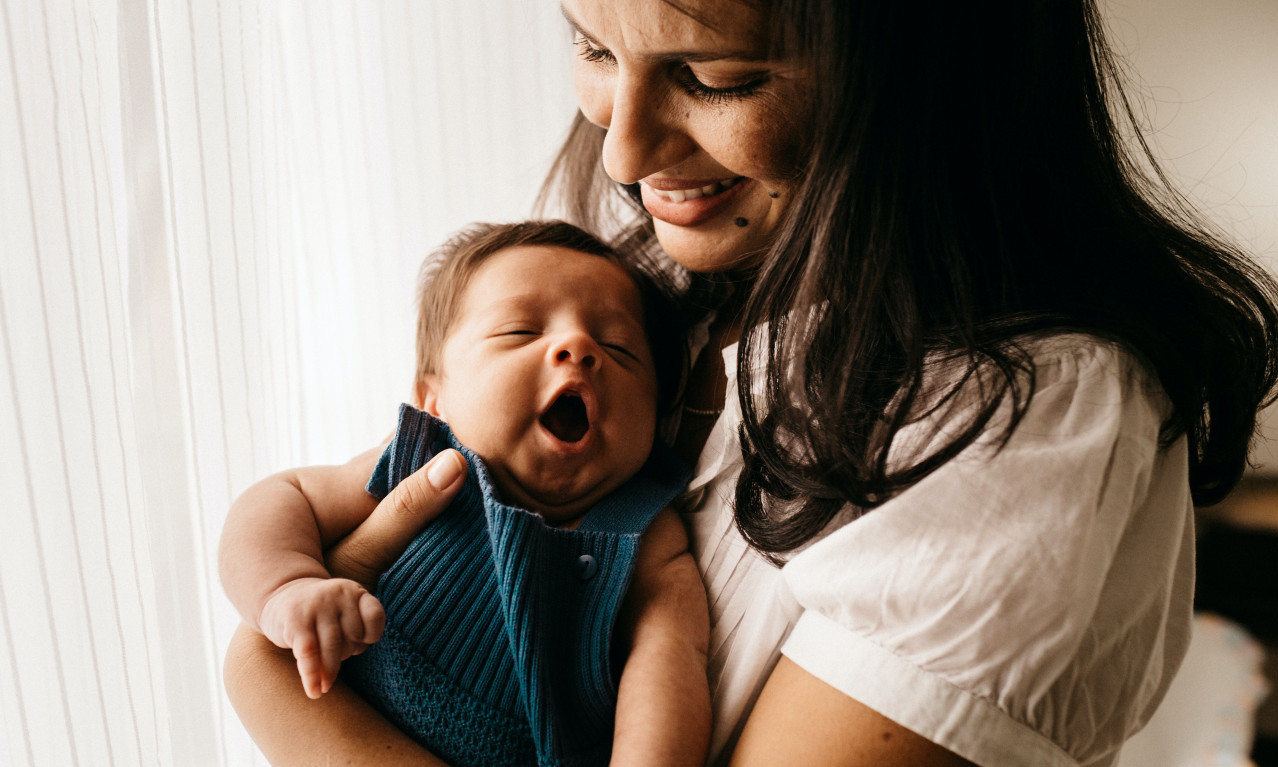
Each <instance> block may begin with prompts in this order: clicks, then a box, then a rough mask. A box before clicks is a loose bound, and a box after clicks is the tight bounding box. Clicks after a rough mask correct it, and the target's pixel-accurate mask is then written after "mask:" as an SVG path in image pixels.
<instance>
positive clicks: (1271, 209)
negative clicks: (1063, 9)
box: [1103, 0, 1278, 475]
mask: <svg viewBox="0 0 1278 767" xmlns="http://www.w3.org/2000/svg"><path fill="white" fill-rule="evenodd" d="M1103 6H1104V10H1105V12H1106V13H1107V15H1108V18H1109V27H1110V34H1111V40H1112V42H1113V43H1114V45H1115V49H1116V50H1117V51H1119V53H1120V54H1122V55H1124V56H1125V57H1126V58H1127V59H1128V61H1129V62H1131V64H1132V65H1133V69H1134V72H1135V74H1136V75H1137V77H1138V78H1139V85H1140V87H1141V88H1142V90H1143V96H1144V98H1143V103H1144V105H1145V107H1146V109H1147V110H1148V115H1149V120H1150V124H1151V126H1152V127H1153V129H1154V130H1153V134H1152V139H1153V145H1154V146H1155V148H1156V151H1157V152H1158V154H1159V156H1160V157H1161V158H1162V159H1163V161H1164V165H1165V168H1166V169H1167V170H1169V171H1170V172H1171V175H1172V177H1173V178H1174V179H1175V180H1176V181H1177V182H1178V183H1179V184H1180V186H1181V188H1182V189H1183V190H1184V191H1185V192H1186V194H1188V195H1189V197H1190V199H1192V200H1194V201H1195V202H1197V203H1198V204H1199V205H1200V206H1201V207H1202V209H1203V210H1204V211H1205V212H1206V214H1207V215H1208V217H1209V218H1210V220H1212V221H1213V222H1214V223H1215V224H1216V225H1217V226H1218V227H1220V228H1221V229H1222V230H1223V231H1224V232H1225V233H1226V234H1228V235H1229V236H1231V237H1232V238H1233V239H1234V240H1235V241H1236V242H1238V243H1240V244H1242V245H1243V246H1244V247H1245V248H1246V249H1248V250H1249V251H1250V252H1251V253H1253V254H1255V255H1256V256H1257V257H1258V258H1260V260H1261V261H1262V262H1263V263H1265V264H1266V265H1267V266H1268V267H1269V268H1270V269H1271V270H1275V271H1278V2H1274V0H1212V1H1211V2H1207V1H1206V0H1107V1H1106V2H1104V3H1103ZM1265 421H1266V424H1265V429H1264V433H1265V435H1266V439H1265V440H1264V441H1262V442H1261V443H1260V444H1258V445H1257V446H1256V449H1255V451H1254V454H1253V455H1254V460H1255V461H1257V463H1258V464H1259V467H1258V471H1259V472H1260V473H1264V474H1272V475H1278V409H1271V410H1270V412H1269V413H1267V417H1266V418H1265Z"/></svg>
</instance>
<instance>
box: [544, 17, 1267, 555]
mask: <svg viewBox="0 0 1278 767" xmlns="http://www.w3.org/2000/svg"><path fill="white" fill-rule="evenodd" d="M770 6H771V9H770V12H771V16H772V18H773V19H775V20H776V22H777V27H776V28H777V29H778V30H780V36H779V38H778V39H777V40H776V45H777V46H778V51H779V53H780V54H790V55H795V54H797V55H798V56H799V58H801V59H803V60H804V61H805V62H806V63H807V64H808V65H809V67H810V71H811V73H812V78H811V79H812V89H813V92H812V109H813V115H812V118H811V125H812V126H813V127H812V131H811V134H810V136H809V138H808V141H809V142H810V143H809V144H808V145H807V146H806V147H805V150H806V157H807V158H808V160H807V164H806V168H805V169H804V173H803V176H802V178H803V179H804V180H803V181H802V182H801V183H800V185H799V187H798V189H797V191H796V196H795V199H794V200H793V201H792V202H791V204H790V206H789V208H788V210H789V214H788V217H787V220H786V221H785V223H784V225H783V227H782V229H781V230H780V232H779V235H778V237H777V239H776V242H775V243H774V245H773V247H772V250H771V252H770V254H769V257H768V258H767V259H766V261H765V264H764V266H763V268H762V270H761V272H760V273H759V275H758V277H757V280H756V281H755V283H754V285H753V289H752V293H751V295H750V297H749V300H748V302H747V305H746V308H745V312H746V323H745V327H747V328H751V327H760V326H764V324H765V323H766V328H767V332H766V333H749V332H747V333H746V334H745V336H744V337H743V338H742V343H741V346H740V348H739V352H738V362H739V375H740V382H741V385H740V387H739V396H740V398H741V405H742V413H743V416H744V424H743V427H742V437H743V439H742V444H743V451H744V455H745V468H744V470H743V471H742V474H741V477H740V479H739V481H738V486H737V497H736V509H735V513H736V519H737V524H738V526H739V527H740V529H741V531H742V533H743V534H744V535H745V536H746V538H747V539H748V540H749V541H750V542H751V543H752V544H753V545H754V546H755V547H756V548H758V549H760V550H761V551H763V552H766V553H769V554H772V555H775V554H778V553H781V552H786V551H790V550H793V549H794V548H796V547H798V546H800V545H802V544H803V543H805V542H807V541H809V540H811V539H812V538H813V537H814V536H815V535H817V534H818V533H819V532H820V531H821V530H822V529H823V528H824V527H825V526H826V524H827V523H828V522H829V521H830V519H831V518H832V517H833V515H834V514H835V513H836V512H837V511H838V510H839V509H840V508H843V507H845V506H847V505H848V504H852V505H853V507H855V508H858V509H860V510H869V509H872V508H874V507H875V506H878V505H880V504H882V503H883V502H884V501H886V500H888V499H890V498H892V497H893V496H894V495H896V494H898V493H899V492H901V491H902V490H903V489H905V488H907V487H909V486H910V485H912V484H914V483H915V482H918V481H919V480H920V479H922V478H923V477H925V476H927V475H928V474H929V473H931V472H932V471H934V470H935V469H936V468H937V467H939V466H941V465H942V464H944V463H945V462H946V461H948V460H949V459H950V458H952V457H953V456H955V455H956V454H957V453H959V452H960V451H962V450H963V449H964V448H966V447H968V446H969V445H971V444H972V442H973V441H974V440H975V439H976V437H977V436H978V435H980V434H981V433H982V431H984V430H985V429H987V428H988V427H989V424H990V419H991V418H992V417H993V416H994V414H995V412H996V411H998V410H999V408H1000V407H1005V406H1009V405H1010V412H1011V418H1010V420H1008V421H1007V426H1006V429H1005V432H1004V435H1003V436H1004V439H1006V437H1007V436H1010V433H1011V430H1012V429H1013V428H1015V424H1016V422H1017V420H1018V419H1019V417H1020V416H1021V415H1022V414H1023V413H1024V412H1025V409H1026V407H1027V406H1028V404H1029V399H1030V397H1032V396H1033V382H1034V365H1033V362H1032V360H1031V357H1030V354H1029V352H1028V351H1027V350H1026V346H1025V345H1024V344H1023V343H1018V341H1023V340H1024V339H1026V338H1028V337H1030V336H1033V335H1036V334H1044V333H1052V332H1061V331H1080V332H1086V333H1091V334H1094V335H1097V336H1100V337H1102V338H1106V339H1110V340H1112V341H1114V342H1116V343H1119V344H1121V345H1122V346H1123V347H1124V348H1125V349H1127V350H1128V351H1130V352H1131V353H1133V354H1134V355H1135V356H1137V357H1138V358H1139V359H1141V360H1142V361H1143V362H1144V363H1145V364H1146V366H1147V367H1148V368H1149V369H1150V370H1152V371H1153V372H1154V373H1155V374H1156V376H1157V378H1158V381H1159V383H1160V384H1161V385H1162V387H1163V389H1164V390H1165V391H1166V393H1167V395H1168V397H1169V398H1170V400H1171V403H1172V406H1173V409H1172V414H1171V416H1170V418H1169V419H1168V420H1167V422H1166V423H1165V424H1164V425H1163V430H1162V435H1161V438H1162V442H1163V444H1164V445H1167V444H1170V443H1171V442H1172V441H1174V440H1176V439H1177V438H1179V437H1180V436H1181V435H1186V436H1187V437H1188V441H1189V456H1190V467H1189V475H1190V484H1191V487H1192V491H1193V497H1194V499H1195V501H1196V502H1198V503H1202V504H1209V503H1213V502H1215V501H1218V500H1219V499H1220V498H1222V497H1223V496H1224V495H1225V494H1226V493H1227V492H1228V491H1229V490H1230V489H1231V488H1232V487H1233V486H1234V484H1235V483H1236V482H1237V481H1238V479H1239V477H1240V476H1241V473H1242V470H1243V467H1244V465H1245V463H1246V457H1247V451H1248V447H1249V445H1250V442H1251V439H1252V436H1253V433H1254V431H1255V423H1256V411H1257V408H1258V407H1259V406H1260V405H1261V404H1263V403H1265V402H1267V401H1268V400H1269V399H1270V397H1271V391H1272V390H1273V388H1274V385H1275V380H1276V378H1278V309H1275V296H1278V290H1276V289H1275V286H1274V284H1273V282H1272V280H1271V279H1270V278H1269V277H1268V276H1267V275H1266V274H1265V273H1264V272H1263V271H1261V270H1259V269H1258V268H1257V267H1256V266H1255V265H1253V263H1252V262H1251V261H1250V260H1248V259H1247V258H1246V257H1245V256H1244V255H1243V254H1242V253H1240V252H1239V251H1238V250H1237V249H1236V248H1234V247H1233V246H1232V245H1230V244H1228V243H1226V242H1224V241H1223V240H1222V239H1220V238H1218V237H1216V236H1215V235H1214V234H1212V233H1211V232H1210V231H1209V230H1208V228H1207V227H1205V226H1204V225H1202V224H1201V223H1200V221H1199V219H1198V218H1197V216H1196V215H1195V214H1194V213H1193V212H1192V210H1191V209H1190V207H1189V206H1188V205H1187V204H1186V203H1185V201H1184V199H1183V197H1181V196H1180V195H1179V194H1178V193H1177V192H1175V191H1174V190H1173V188H1172V186H1171V185H1170V184H1169V183H1168V182H1167V179H1166V178H1165V177H1164V176H1163V175H1162V173H1161V171H1159V170H1158V165H1157V163H1156V162H1155V161H1154V158H1153V157H1152V155H1151V153H1150V151H1149V149H1148V147H1147V146H1146V145H1145V143H1144V140H1143V139H1142V138H1141V137H1140V135H1139V133H1138V132H1137V131H1136V126H1137V121H1136V120H1135V119H1134V117H1133V114H1132V109H1131V107H1130V104H1129V102H1128V101H1127V99H1126V97H1125V95H1124V94H1123V92H1122V90H1121V86H1120V81H1121V77H1120V72H1119V71H1118V68H1117V63H1116V60H1115V59H1114V57H1113V56H1112V55H1111V53H1110V51H1109V49H1108V48H1107V46H1106V44H1105V40H1104V35H1103V33H1102V28H1101V25H1102V22H1101V20H1100V18H1099V14H1098V12H1097V10H1096V8H1095V6H1094V4H1093V2H1092V0H1006V2H988V3H976V4H972V3H952V2H944V1H942V2H926V3H924V2H891V3H885V2H879V1H878V0H864V1H862V2H854V1H852V0H772V2H771V3H770ZM1120 127H1121V128H1122V129H1123V130H1131V132H1132V135H1131V136H1127V137H1124V135H1123V134H1122V133H1121V132H1120ZM601 143H602V131H601V130H599V129H597V128H594V127H593V126H590V125H589V124H588V123H586V122H584V120H581V119H580V117H579V119H578V123H577V125H576V126H575V128H574V131H573V138H571V139H570V141H569V143H568V144H567V145H566V146H565V148H564V151H563V154H561V157H560V162H559V163H558V164H557V167H556V170H555V171H554V172H553V173H552V179H551V180H552V181H555V180H558V182H559V183H560V184H561V185H562V189H563V190H564V191H565V192H566V193H567V195H568V199H570V200H576V201H577V204H578V205H579V208H578V210H577V211H575V212H576V213H578V214H580V215H581V218H580V219H579V221H578V223H582V224H584V225H586V226H588V227H592V228H596V229H597V228H599V227H608V225H609V222H608V221H605V220H602V219H600V218H599V217H598V216H599V213H598V211H599V210H601V208H600V206H599V204H598V203H599V201H598V199H595V198H593V193H595V192H597V191H598V190H599V188H600V186H599V185H600V184H602V183H603V182H602V181H600V179H601V178H606V177H603V176H602V169H601V167H600V162H599V156H600V155H599V149H600V146H601ZM574 164H576V167H575V168H573V167H572V166H573V165H574ZM592 180H593V181H592ZM592 183H593V184H594V185H595V186H593V187H592V186H591V184H592ZM614 188H615V186H614ZM582 195H590V197H589V198H587V197H583V196H582ZM611 231H613V232H621V233H622V239H623V240H626V241H627V242H629V243H630V244H632V245H633V244H635V243H639V244H648V245H650V244H651V239H652V234H651V232H652V229H651V224H650V221H649V220H648V219H646V218H645V217H644V216H643V215H642V213H640V217H639V218H638V219H637V220H635V222H634V223H633V224H632V225H630V226H629V227H628V228H626V227H624V226H623V227H620V228H618V227H615V226H614V227H612V228H611ZM937 355H943V356H945V357H947V358H948V359H950V360H951V364H957V365H959V367H958V370H959V371H960V375H957V376H955V377H954V378H953V379H947V380H952V383H948V384H947V386H948V388H947V389H945V390H943V391H939V392H938V391H934V390H931V389H930V388H929V387H932V386H934V385H935V376H932V377H930V378H928V377H925V372H926V371H927V370H928V368H927V367H926V366H925V364H924V363H925V359H926V360H931V359H935V358H936V357H937ZM751 359H756V360H757V359H766V361H767V364H766V366H764V367H762V368H758V367H755V366H752V365H749V364H746V362H747V360H751ZM929 364H930V363H929ZM752 370H762V371H763V372H762V374H761V375H762V377H763V380H762V381H755V380H752V379H753V378H755V374H754V373H752V372H751V371H752ZM963 371H965V374H964V373H963ZM974 379H975V380H979V381H980V382H982V386H980V387H978V389H979V397H978V399H979V402H978V403H977V406H976V407H975V408H973V409H971V410H970V411H967V412H968V413H969V415H968V416H967V417H966V418H965V419H964V420H963V422H962V423H961V424H959V425H957V426H960V427H961V428H957V429H955V431H954V432H950V431H949V429H952V428H954V427H955V426H956V424H947V433H951V434H953V436H951V437H948V438H947V439H946V441H945V442H944V444H942V445H941V447H940V448H939V449H937V450H936V451H935V452H932V453H930V454H928V455H924V456H919V457H917V458H916V459H913V460H911V461H908V462H905V463H904V464H901V463H900V462H899V461H897V460H896V458H897V456H895V455H894V461H893V463H892V464H891V465H889V462H888V451H889V447H891V445H892V441H893V438H894V437H895V436H896V434H897V432H898V431H899V430H900V429H901V428H902V427H903V426H905V425H907V424H908V423H910V422H911V421H913V420H917V419H918V418H919V417H921V414H923V413H926V412H931V411H932V410H934V409H935V408H936V407H938V406H943V405H944V404H945V403H946V402H947V401H950V400H952V399H953V398H955V397H957V396H958V392H959V391H960V389H963V396H964V397H966V396H969V394H970V391H971V390H972V388H973V387H972V386H971V382H972V381H973V380H974ZM964 387H966V388H964ZM752 392H756V394H752ZM999 423H1003V421H999Z"/></svg>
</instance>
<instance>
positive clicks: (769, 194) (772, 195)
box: [768, 192, 781, 200]
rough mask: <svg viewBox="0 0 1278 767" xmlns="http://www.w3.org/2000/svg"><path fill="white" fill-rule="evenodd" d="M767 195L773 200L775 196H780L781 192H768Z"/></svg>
mask: <svg viewBox="0 0 1278 767" xmlns="http://www.w3.org/2000/svg"><path fill="white" fill-rule="evenodd" d="M768 196H769V197H771V198H772V199H774V200H775V199H776V198H778V197H780V196H781V193H780V192H768Z"/></svg>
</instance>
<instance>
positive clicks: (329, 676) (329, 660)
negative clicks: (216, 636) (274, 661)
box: [258, 578, 386, 699]
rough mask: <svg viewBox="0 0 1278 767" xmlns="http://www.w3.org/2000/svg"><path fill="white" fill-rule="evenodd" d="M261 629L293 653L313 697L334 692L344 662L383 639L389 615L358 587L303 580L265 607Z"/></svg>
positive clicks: (274, 596) (351, 583)
mask: <svg viewBox="0 0 1278 767" xmlns="http://www.w3.org/2000/svg"><path fill="white" fill-rule="evenodd" d="M258 627H259V628H260V629H261V630H262V633H263V634H264V635H265V636H266V638H267V639H269V640H271V641H272V642H274V643H275V644H276V646H278V647H284V648H292V650H293V657H295V658H297V671H298V673H299V674H301V676H302V687H303V688H304V689H305V690H306V695H307V697H309V698H311V699H315V698H318V697H320V696H321V695H323V694H324V693H326V692H328V691H329V689H330V688H331V687H332V686H333V682H334V681H335V680H336V679H337V669H338V668H339V667H340V666H341V664H342V661H344V660H346V659H347V658H349V657H351V656H352V655H358V654H359V653H361V652H363V651H364V648H366V647H368V646H369V645H370V644H372V643H374V642H376V641H377V640H379V639H381V638H382V630H383V629H384V628H385V627H386V611H385V610H383V609H382V603H381V602H378V601H377V598H376V597H374V596H373V595H372V594H370V593H368V590H367V589H365V588H364V587H363V586H361V585H359V584H358V583H356V582H355V581H351V580H346V579H345V578H298V579H297V580H294V581H289V582H288V583H286V584H284V585H283V586H281V587H279V589H277V590H276V591H275V593H274V594H272V595H271V597H270V599H268V600H266V604H265V605H264V606H263V607H262V615H261V617H260V618H259V619H258Z"/></svg>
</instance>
